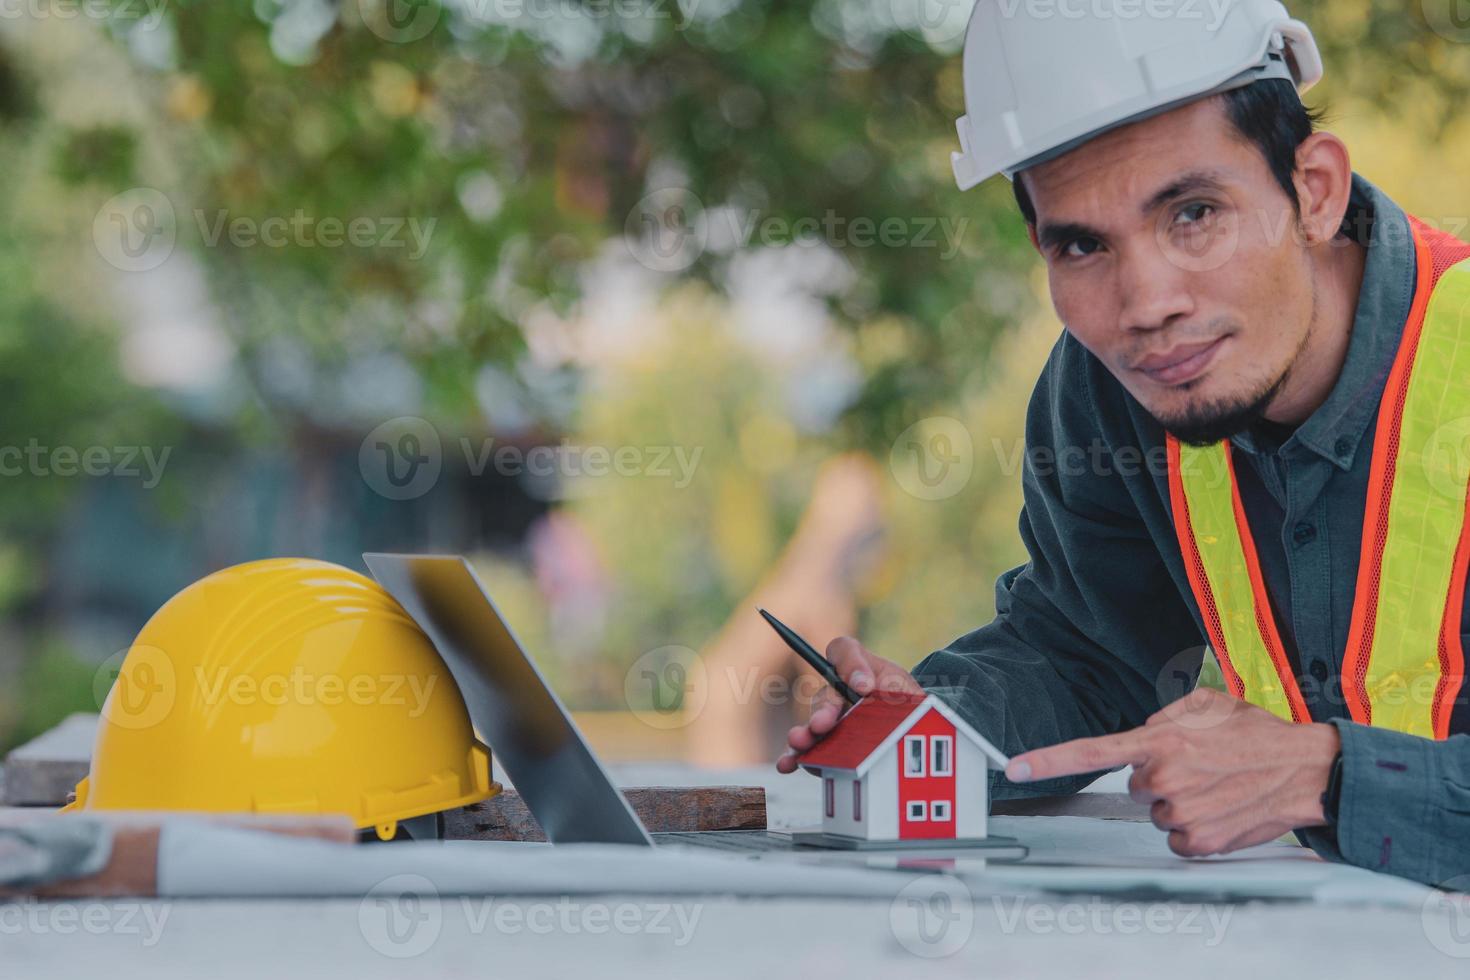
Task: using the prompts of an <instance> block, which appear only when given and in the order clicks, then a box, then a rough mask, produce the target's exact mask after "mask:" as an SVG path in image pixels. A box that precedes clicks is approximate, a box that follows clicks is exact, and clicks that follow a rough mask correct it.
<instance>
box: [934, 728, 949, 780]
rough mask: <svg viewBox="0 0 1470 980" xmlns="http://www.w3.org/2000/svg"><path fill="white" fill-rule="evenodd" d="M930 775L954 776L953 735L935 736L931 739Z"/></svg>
mask: <svg viewBox="0 0 1470 980" xmlns="http://www.w3.org/2000/svg"><path fill="white" fill-rule="evenodd" d="M929 775H931V776H953V775H954V736H953V735H935V736H933V737H932V738H930V739H929Z"/></svg>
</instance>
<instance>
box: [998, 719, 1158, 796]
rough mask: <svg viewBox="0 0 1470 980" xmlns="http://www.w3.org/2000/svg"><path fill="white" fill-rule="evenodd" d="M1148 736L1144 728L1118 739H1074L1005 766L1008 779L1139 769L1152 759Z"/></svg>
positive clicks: (1104, 737) (1044, 777) (1120, 736)
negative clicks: (1123, 767) (1129, 767)
mask: <svg viewBox="0 0 1470 980" xmlns="http://www.w3.org/2000/svg"><path fill="white" fill-rule="evenodd" d="M1149 734H1150V733H1149V732H1148V731H1147V730H1146V729H1143V728H1135V729H1132V730H1131V731H1126V732H1120V733H1118V734H1117V735H1098V736H1096V737H1093V738H1074V739H1073V740H1072V741H1070V742H1060V743H1058V744H1056V745H1049V746H1047V747H1046V748H1044V749H1033V750H1032V751H1030V752H1023V753H1021V754H1020V755H1018V756H1015V757H1013V758H1012V759H1011V764H1010V765H1008V766H1006V778H1007V779H1009V780H1011V782H1015V783H1025V782H1031V781H1033V780H1037V779H1052V778H1054V777H1056V776H1074V775H1077V774H1079V773H1084V772H1097V771H1098V770H1099V769H1113V768H1116V767H1117V766H1129V765H1132V766H1139V765H1143V764H1144V763H1145V762H1147V761H1148V759H1149V751H1148V736H1149Z"/></svg>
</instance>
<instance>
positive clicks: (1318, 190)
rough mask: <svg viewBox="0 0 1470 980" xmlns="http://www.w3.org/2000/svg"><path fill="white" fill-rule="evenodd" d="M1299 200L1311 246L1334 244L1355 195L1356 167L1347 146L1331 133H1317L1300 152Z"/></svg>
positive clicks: (1298, 170) (1297, 182)
mask: <svg viewBox="0 0 1470 980" xmlns="http://www.w3.org/2000/svg"><path fill="white" fill-rule="evenodd" d="M1292 182H1293V183H1294V184H1295V185H1296V194H1297V200H1298V201H1300V202H1301V212H1302V217H1301V222H1302V231H1303V233H1304V235H1305V239H1306V241H1305V243H1306V244H1307V245H1308V246H1312V245H1320V244H1322V243H1323V242H1330V241H1331V240H1332V239H1333V238H1334V237H1335V236H1336V235H1337V232H1338V229H1339V228H1341V227H1342V219H1343V216H1344V215H1345V214H1347V209H1348V198H1349V197H1350V196H1351V194H1352V187H1353V166H1352V161H1351V160H1350V159H1349V157H1348V148H1347V145H1346V144H1344V143H1343V141H1342V140H1340V139H1338V138H1337V137H1336V136H1333V135H1332V134H1331V133H1324V132H1318V133H1313V134H1312V135H1311V136H1308V137H1307V138H1306V139H1304V140H1302V144H1301V146H1299V147H1297V150H1296V174H1295V175H1294V176H1293V178H1292Z"/></svg>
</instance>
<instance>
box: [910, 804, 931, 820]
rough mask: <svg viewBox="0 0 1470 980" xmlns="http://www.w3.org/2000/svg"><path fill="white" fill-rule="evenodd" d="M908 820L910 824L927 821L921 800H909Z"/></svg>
mask: <svg viewBox="0 0 1470 980" xmlns="http://www.w3.org/2000/svg"><path fill="white" fill-rule="evenodd" d="M908 819H909V821H910V822H914V821H918V820H927V819H929V818H928V817H927V816H926V815H925V812H924V801H923V800H909V808H908Z"/></svg>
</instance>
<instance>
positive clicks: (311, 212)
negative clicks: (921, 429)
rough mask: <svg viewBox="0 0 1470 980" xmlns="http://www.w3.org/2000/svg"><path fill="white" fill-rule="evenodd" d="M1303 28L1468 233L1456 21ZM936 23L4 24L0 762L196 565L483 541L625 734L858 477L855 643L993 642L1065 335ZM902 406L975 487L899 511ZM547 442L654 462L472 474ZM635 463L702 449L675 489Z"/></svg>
mask: <svg viewBox="0 0 1470 980" xmlns="http://www.w3.org/2000/svg"><path fill="white" fill-rule="evenodd" d="M982 2H983V0H982ZM1291 6H1292V12H1293V14H1294V15H1296V16H1299V17H1301V18H1303V19H1305V20H1306V21H1307V22H1308V23H1310V24H1311V25H1312V26H1313V28H1314V30H1315V31H1316V33H1317V35H1318V37H1319V41H1320V43H1321V45H1322V47H1323V51H1324V54H1325V57H1326V61H1327V74H1326V80H1325V81H1324V82H1323V84H1322V85H1321V86H1320V87H1319V89H1317V90H1316V91H1315V92H1314V93H1313V94H1312V95H1311V96H1310V97H1309V101H1310V102H1312V103H1314V104H1322V103H1324V102H1325V103H1326V104H1327V105H1328V106H1329V108H1330V110H1331V111H1330V115H1329V119H1328V126H1329V127H1330V128H1333V129H1334V130H1335V131H1337V132H1339V133H1340V134H1341V135H1343V136H1344V138H1346V139H1347V141H1348V143H1349V145H1350V147H1351V148H1352V151H1353V153H1354V155H1355V166H1356V169H1358V170H1359V172H1361V173H1364V174H1365V175H1366V176H1368V177H1369V178H1370V179H1372V180H1374V181H1375V182H1377V183H1378V184H1379V185H1380V186H1382V187H1384V188H1385V189H1386V190H1387V191H1388V192H1389V193H1390V194H1391V195H1393V196H1394V197H1395V198H1396V199H1397V200H1399V201H1400V202H1401V203H1402V204H1403V205H1404V206H1405V207H1407V208H1408V209H1409V210H1411V211H1413V212H1415V213H1418V214H1420V215H1421V216H1423V217H1425V218H1426V219H1427V220H1430V221H1431V222H1436V221H1437V222H1439V223H1441V224H1442V225H1444V226H1446V227H1449V229H1450V230H1451V231H1456V232H1457V233H1459V234H1461V235H1464V234H1465V233H1466V232H1465V229H1464V228H1463V226H1462V227H1460V228H1456V227H1454V224H1455V222H1456V221H1460V222H1464V221H1465V219H1463V218H1460V219H1457V218H1455V217H1454V216H1455V215H1466V214H1470V185H1467V183H1466V182H1465V180H1464V174H1465V172H1466V170H1465V166H1464V165H1463V162H1462V161H1464V160H1465V159H1470V120H1467V117H1466V116H1464V114H1463V113H1457V111H1456V110H1457V107H1459V106H1461V105H1463V104H1464V102H1465V99H1466V96H1467V94H1470V43H1467V42H1470V28H1463V27H1460V28H1457V24H1458V22H1457V21H1455V20H1454V17H1453V14H1454V10H1455V8H1454V5H1453V0H1424V2H1423V3H1422V4H1416V5H1410V6H1408V7H1406V6H1404V5H1403V4H1399V3H1391V2H1388V0H1334V2H1332V3H1330V4H1329V3H1327V2H1325V0H1313V2H1296V3H1294V4H1292V5H1291ZM969 9H970V5H969V4H968V3H964V2H953V3H950V2H942V0H780V2H776V0H618V2H613V0H587V2H582V0H454V2H445V3H443V4H439V3H435V2H429V3H423V4H415V3H402V2H400V0H386V2H384V0H360V2H357V0H347V2H343V3H332V2H328V0H253V2H251V3H245V2H219V0H215V2H180V0H151V2H145V0H126V2H110V3H105V4H99V5H97V6H95V7H86V8H79V7H77V6H75V5H64V4H61V3H55V4H44V3H43V4H32V5H29V7H28V9H27V10H26V11H25V12H24V13H21V12H19V8H17V10H16V12H15V13H14V15H12V14H11V13H7V15H6V16H5V17H4V18H0V130H3V140H0V165H3V169H4V173H5V175H6V177H7V179H6V180H5V181H4V183H3V186H0V391H3V392H4V411H3V412H0V446H7V447H16V448H19V449H26V447H37V448H36V453H39V455H36V454H35V453H33V454H32V455H33V456H34V458H36V459H39V460H41V461H42V462H41V463H39V464H38V463H28V464H27V466H26V467H24V468H23V471H22V472H20V473H17V474H13V475H5V476H4V477H0V529H3V530H0V624H3V625H0V746H4V745H7V744H12V743H14V742H16V741H18V740H20V739H23V738H25V737H28V736H30V735H32V734H35V733H36V732H37V731H39V730H41V729H43V728H45V727H47V726H49V725H51V724H53V723H54V722H55V721H56V720H57V719H58V718H59V717H60V716H61V715H62V714H64V713H66V712H67V711H70V710H95V708H96V706H97V705H96V701H95V695H94V685H93V677H94V674H95V672H96V671H97V668H98V665H99V664H101V663H102V662H103V661H104V660H105V659H106V658H107V657H109V656H110V655H111V654H113V653H115V652H116V651H118V650H120V649H122V648H123V647H125V646H126V645H127V643H128V641H129V639H130V638H131V635H132V634H133V633H134V632H136V630H137V629H138V627H139V626H140V625H141V624H142V622H143V621H144V620H145V619H146V618H147V616H148V615H149V614H150V613H151V612H152V610H153V609H155V608H156V607H157V606H158V605H159V604H160V603H161V602H162V601H163V600H165V599H166V598H167V597H168V596H169V595H171V594H172V593H173V592H174V591H176V590H177V589H179V588H181V587H182V586H184V585H185V584H187V583H188V582H189V581H191V580H193V579H194V578H197V577H199V576H200V575H203V574H205V573H207V572H208V571H211V570H213V569H216V568H220V567H223V566H226V565H229V564H233V563H235V562H239V561H244V560H248V559H252V558H257V557H264V556H268V555H279V554H309V555H312V556H316V557H322V558H327V559H330V560H336V561H341V562H343V563H345V564H349V565H352V566H354V567H359V568H360V567H361V563H360V560H359V557H358V556H359V553H360V552H361V551H362V550H365V549H370V548H403V549H421V550H450V551H464V552H473V553H474V554H475V555H476V559H477V561H478V562H479V564H480V567H481V568H482V570H483V571H484V572H485V574H486V576H487V577H488V578H489V580H490V583H491V586H492V591H493V592H494V593H495V594H496V596H497V598H498V599H499V600H500V602H501V604H502V606H503V608H504V609H505V611H506V612H507V613H508V614H509V616H510V618H511V619H512V621H514V622H515V623H517V624H518V625H519V626H520V627H521V629H522V631H523V632H524V633H525V634H526V637H527V638H528V639H529V640H530V642H531V644H532V645H533V646H534V647H536V649H537V651H538V653H539V654H540V655H541V656H542V657H543V659H544V660H546V662H547V663H548V664H549V666H550V669H551V671H552V674H553V676H554V679H555V682H556V684H557V685H558V687H559V689H561V690H562V691H563V693H564V694H565V695H566V697H567V699H568V700H569V701H570V702H571V703H572V704H573V705H576V706H580V707H621V706H622V705H620V704H619V701H620V699H621V698H622V692H623V677H624V673H625V671H626V669H627V666H628V665H629V664H630V663H632V662H633V661H635V660H636V659H637V658H638V657H640V656H641V655H642V654H644V652H645V651H650V650H654V649H657V648H662V647H665V646H668V645H682V646H687V647H691V648H696V649H697V648H699V647H701V646H702V645H703V644H705V643H706V642H707V641H708V640H709V638H710V637H711V636H712V635H713V634H714V633H715V632H716V631H718V630H719V628H720V624H721V623H722V622H724V620H725V619H726V617H727V616H728V615H729V613H730V611H731V609H732V607H733V606H734V605H735V604H736V603H737V602H738V601H739V600H740V599H741V597H743V596H744V595H746V594H747V592H749V590H750V589H751V588H752V587H753V586H754V585H755V583H756V582H757V581H758V580H759V579H760V578H761V576H762V574H763V573H765V571H766V570H767V569H768V568H769V567H770V564H771V562H772V561H774V560H775V559H776V557H777V555H778V554H779V552H780V550H781V548H782V546H783V544H784V543H785V542H786V541H787V539H788V538H789V536H790V534H791V533H792V531H793V528H795V527H796V525H797V522H798V519H799V517H800V515H801V513H802V509H803V506H804V505H805V503H806V501H807V500H808V498H809V496H810V493H811V489H812V483H813V480H814V479H815V475H816V473H817V469H818V467H819V465H820V464H821V463H822V461H823V460H825V459H829V458H830V457H832V456H833V455H834V454H837V453H839V452H844V451H859V452H864V453H868V454H871V456H872V457H873V458H875V459H876V460H877V461H878V462H879V463H880V464H881V466H882V467H883V472H884V473H885V497H886V504H885V507H886V509H885V518H884V527H885V530H886V534H885V541H886V546H885V549H884V552H883V558H882V561H881V562H880V563H879V565H878V566H877V567H876V568H875V569H872V570H870V572H869V573H868V574H866V575H865V576H864V578H863V581H862V582H861V583H858V584H857V585H856V586H855V589H856V601H857V603H858V605H859V607H860V609H861V615H862V619H861V626H862V630H863V635H864V636H865V637H866V638H867V639H868V641H869V642H870V644H871V645H872V646H874V648H875V649H877V650H879V651H881V652H883V653H885V654H887V655H889V656H893V657H895V658H897V659H900V660H904V661H906V662H913V661H916V660H917V659H918V658H919V657H921V656H922V655H923V654H925V653H927V652H928V651H929V650H931V649H933V648H935V647H937V646H940V645H942V644H944V643H945V642H947V641H948V640H949V639H951V638H953V637H954V636H955V635H958V634H959V633H962V632H964V631H966V630H968V629H970V628H972V627H973V626H975V625H978V624H980V623H982V622H984V621H985V620H986V619H988V618H989V616H990V615H991V614H992V612H993V608H992V598H991V594H992V588H993V581H994V578H995V576H996V575H997V574H998V573H999V572H1000V571H1002V570H1003V569H1004V568H1006V567H1009V566H1010V565H1012V564H1015V563H1016V562H1017V561H1019V560H1020V559H1021V558H1022V557H1023V556H1022V554H1021V550H1020V545H1019V541H1018V540H1017V537H1016V534H1015V520H1016V511H1017V507H1018V504H1019V487H1018V483H1019V473H1018V461H1019V458H1020V452H1021V445H1020V442H1019V438H1020V430H1021V421H1022V418H1023V414H1024V407H1025V401H1026V397H1027V395H1028V394H1029V391H1030V388H1031V385H1032V382H1033V381H1034V378H1035V374H1036V371H1037V369H1038V368H1039V365H1040V363H1041V361H1042V360H1043V359H1044V357H1045V354H1046V352H1047V350H1048V349H1049V347H1050V346H1051V344H1052V343H1053V342H1054V340H1055V338H1056V336H1057V333H1058V331H1059V330H1060V326H1059V324H1057V323H1056V322H1055V321H1054V319H1053V318H1052V316H1051V314H1050V310H1049V306H1048V304H1047V302H1046V299H1045V289H1044V279H1043V278H1042V275H1041V273H1042V270H1041V268H1040V263H1039V260H1037V259H1036V257H1035V256H1034V253H1033V252H1032V251H1031V249H1030V246H1029V244H1028V243H1027V241H1026V238H1025V234H1024V228H1023V226H1022V223H1021V221H1020V219H1019V216H1018V215H1017V213H1016V212H1015V208H1014V205H1013V203H1012V201H1011V197H1010V188H1009V186H1008V185H1007V184H1006V183H1005V182H1004V181H1003V180H996V181H991V182H989V183H987V184H986V185H984V186H982V187H981V188H978V189H976V190H975V191H972V192H970V193H966V194H960V193H958V192H957V191H956V190H955V188H954V185H953V181H952V177H951V175H950V170H949V152H950V151H951V150H952V149H954V148H955V136H954V129H953V120H954V119H955V117H957V116H959V115H960V114H961V113H962V112H963V106H962V96H961V77H960V60H959V57H958V51H959V47H960V42H961V37H962V32H963V28H964V24H965V21H966V19H967V17H968V13H969ZM68 11H69V13H68ZM83 11H89V12H90V14H89V13H84V12H83ZM1064 83H1065V78H1064V77H1059V84H1064ZM272 221H274V224H272ZM333 222H335V223H336V225H335V226H334V225H333V224H332V223H333ZM885 223H886V224H885ZM885 227H886V228H889V229H890V230H891V231H892V232H893V233H892V234H878V233H877V232H878V230H879V229H882V228H885ZM352 228H355V229H357V230H358V232H360V234H358V233H354V235H355V237H354V236H348V235H347V231H348V229H352ZM334 229H335V230H334ZM344 239H347V240H344ZM334 243H335V244H334ZM404 417H410V418H416V419H422V420H424V421H425V423H426V424H427V425H429V426H430V427H431V429H432V432H433V433H434V434H435V435H436V436H437V437H438V440H439V448H438V456H437V458H438V459H439V461H440V462H441V463H442V475H441V476H440V478H439V479H438V480H437V481H436V482H435V483H434V484H433V485H432V487H430V488H428V489H427V490H425V491H423V492H421V493H418V494H416V495H413V496H412V497H410V498H409V499H395V497H396V496H397V495H395V494H394V493H393V492H392V490H391V489H389V490H388V491H387V492H386V493H385V492H384V488H383V487H382V485H381V484H380V483H379V482H377V481H375V480H374V479H373V478H371V477H370V476H369V475H368V473H367V470H368V468H369V467H368V466H367V463H365V462H364V460H366V459H369V458H370V457H371V453H372V451H371V446H372V445H373V435H372V434H373V433H374V432H377V431H380V428H379V427H380V426H382V425H383V424H384V423H389V424H390V425H391V424H393V423H391V421H390V420H394V419H402V418H404ZM935 417H947V418H952V419H955V420H958V422H959V423H960V425H961V426H962V428H963V430H964V431H965V433H966V434H967V436H968V441H969V446H968V448H967V449H966V448H964V447H957V449H962V450H963V451H964V452H965V453H966V454H967V459H966V463H967V465H968V466H969V469H970V472H969V476H968V478H967V479H966V480H964V481H963V483H962V485H961V486H960V487H959V488H958V489H956V490H955V491H954V492H952V493H949V494H947V495H946V496H944V497H943V498H942V499H925V496H926V495H925V494H923V493H918V494H916V493H914V492H910V491H912V490H913V489H914V488H913V487H907V488H906V487H905V486H904V485H903V481H902V480H900V479H898V478H897V476H898V473H897V468H896V467H890V466H889V461H890V459H893V458H895V457H894V453H895V451H896V449H897V447H898V442H897V440H899V437H900V434H901V433H904V432H906V431H907V430H909V429H910V427H911V426H913V425H914V424H915V423H918V422H920V420H923V419H932V418H935ZM538 446H572V447H603V448H605V449H607V450H608V451H609V452H613V451H616V450H618V449H620V448H624V449H632V450H636V453H635V455H636V458H637V459H638V460H639V461H640V465H641V469H640V470H639V471H638V472H633V473H625V474H621V475H620V474H617V473H614V474H611V475H605V476H586V475H580V476H579V475H577V474H575V473H571V472H568V471H565V468H563V471H562V472H559V473H558V474H555V475H553V476H551V477H550V478H539V477H537V476H536V475H535V474H527V473H525V472H519V473H510V472H501V469H503V468H500V467H494V466H492V467H489V468H487V467H485V466H484V465H483V460H484V458H485V456H484V454H483V450H485V449H487V448H491V449H493V448H504V447H510V448H512V449H514V450H516V451H517V452H521V453H526V452H529V451H530V450H531V449H533V448H534V447H538ZM63 447H71V448H72V449H73V450H75V451H76V452H77V453H84V452H85V451H86V450H88V449H89V448H92V449H96V448H98V447H100V448H101V449H103V450H105V453H101V454H99V455H97V457H96V461H97V463H98V470H99V472H98V473H95V474H93V475H87V474H85V473H82V474H76V475H67V473H66V472H65V471H66V470H67V469H68V467H67V466H66V465H65V457H63V456H61V455H59V450H60V449H61V448H63ZM662 450H670V451H672V450H679V451H682V452H683V453H684V454H685V455H684V458H685V460H686V461H688V460H697V463H696V465H694V466H692V467H691V468H689V470H688V472H687V473H685V474H684V476H685V477H687V479H686V478H684V477H681V476H680V475H679V473H678V469H677V467H676V466H674V464H673V463H672V462H668V466H671V467H674V470H675V473H674V475H672V476H669V475H662V474H661V472H655V470H659V467H657V466H655V465H654V462H655V460H654V457H655V456H656V454H657V452H659V451H662ZM129 451H131V453H132V456H131V457H129V456H128V453H129ZM103 456H105V457H106V460H105V461H106V466H103V465H102V464H103ZM149 458H151V459H152V460H153V461H154V463H155V464H158V465H156V466H155V467H154V473H153V477H150V476H149V473H150V470H149V468H148V467H147V466H146V465H144V462H145V461H146V460H147V459H149ZM129 460H131V466H129V465H125V464H126V463H128V461H129ZM477 461H479V462H477ZM666 462H667V461H666ZM75 468H76V467H75V466H74V465H73V466H72V467H71V469H73V470H74V469H75ZM666 468H667V467H666ZM130 469H131V470H136V471H140V472H137V473H130V472H129V470H130ZM104 471H105V472H104ZM813 639H814V640H815V639H823V640H825V638H817V637H813Z"/></svg>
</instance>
